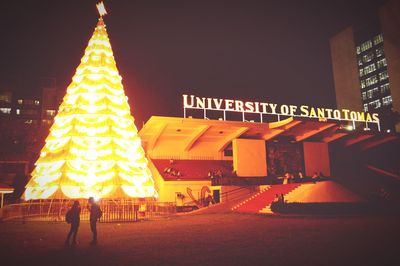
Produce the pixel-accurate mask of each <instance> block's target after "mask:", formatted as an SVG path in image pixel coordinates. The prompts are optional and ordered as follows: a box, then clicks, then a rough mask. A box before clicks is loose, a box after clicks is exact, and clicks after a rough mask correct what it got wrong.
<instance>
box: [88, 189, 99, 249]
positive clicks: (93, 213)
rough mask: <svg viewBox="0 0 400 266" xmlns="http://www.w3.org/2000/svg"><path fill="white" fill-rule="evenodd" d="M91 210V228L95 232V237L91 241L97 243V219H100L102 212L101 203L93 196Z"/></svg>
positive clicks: (90, 203) (90, 201) (90, 199)
mask: <svg viewBox="0 0 400 266" xmlns="http://www.w3.org/2000/svg"><path fill="white" fill-rule="evenodd" d="M88 208H89V212H90V218H89V220H90V230H91V231H92V234H93V239H92V241H91V242H90V244H91V245H96V244H97V220H98V219H100V217H101V215H102V212H101V210H100V207H99V205H97V203H96V202H95V200H94V198H93V197H90V198H89V206H88Z"/></svg>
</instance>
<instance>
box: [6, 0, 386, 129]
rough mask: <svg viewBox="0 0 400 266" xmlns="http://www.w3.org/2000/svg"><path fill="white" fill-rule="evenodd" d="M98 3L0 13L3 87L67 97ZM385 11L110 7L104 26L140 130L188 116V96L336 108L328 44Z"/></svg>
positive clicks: (14, 4)
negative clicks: (50, 87) (157, 119)
mask: <svg viewBox="0 0 400 266" xmlns="http://www.w3.org/2000/svg"><path fill="white" fill-rule="evenodd" d="M96 2H97V1H93V0H68V1H55V0H41V1H7V2H4V3H2V6H1V16H0V36H1V37H0V38H1V42H0V58H1V60H0V86H1V87H7V86H9V85H10V84H11V86H14V87H15V86H16V87H18V89H19V90H22V91H27V92H35V91H38V80H39V78H40V77H55V78H56V79H57V84H58V87H59V88H61V89H65V88H66V87H67V86H68V85H69V83H70V81H71V78H72V76H73V74H74V73H75V69H76V67H77V66H78V64H79V62H80V59H81V57H82V55H83V52H84V49H85V47H86V45H87V43H88V40H89V38H90V37H91V35H92V33H93V31H94V28H95V25H96V22H97V18H98V13H97V10H96V7H95V3H96ZM383 2H384V0H376V1H349V0H348V1H342V0H340V1H267V0H265V1H249V0H248V1H245V0H243V1H233V0H232V1H217V0H215V1H190V0H186V1H175V0H169V1H167V0H164V1H132V0H130V1H129V0H113V1H111V0H108V1H107V0H106V1H105V5H106V8H107V9H108V11H109V15H107V16H106V17H105V22H106V24H107V29H108V34H109V37H110V40H111V45H112V47H113V50H114V56H115V58H116V61H117V67H118V69H119V71H120V74H121V75H122V77H123V84H124V87H125V91H126V94H127V95H128V97H129V103H130V105H131V108H132V113H133V115H134V117H135V118H136V124H137V126H138V127H139V128H140V127H141V125H142V123H143V121H147V119H148V118H149V117H150V116H152V115H162V116H183V111H182V96H181V95H182V94H184V93H185V94H195V95H198V96H206V97H213V96H214V97H221V98H231V99H242V100H254V101H264V102H274V103H278V104H309V105H313V106H322V107H334V105H335V103H334V102H335V100H334V98H335V96H334V95H335V94H334V89H333V77H332V68H331V61H330V53H329V38H330V37H331V36H332V35H334V34H336V33H337V32H339V31H341V30H342V29H344V28H345V27H347V26H349V25H352V24H355V23H356V22H357V21H360V20H361V21H364V20H365V19H367V18H368V17H370V16H371V15H373V14H374V12H375V10H376V7H378V6H380V5H381V4H382V3H383ZM15 84H17V85H15Z"/></svg>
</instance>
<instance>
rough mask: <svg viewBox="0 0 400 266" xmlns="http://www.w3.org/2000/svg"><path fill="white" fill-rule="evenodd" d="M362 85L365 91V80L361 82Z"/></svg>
mask: <svg viewBox="0 0 400 266" xmlns="http://www.w3.org/2000/svg"><path fill="white" fill-rule="evenodd" d="M360 85H361V88H362V89H364V88H365V80H361V82H360Z"/></svg>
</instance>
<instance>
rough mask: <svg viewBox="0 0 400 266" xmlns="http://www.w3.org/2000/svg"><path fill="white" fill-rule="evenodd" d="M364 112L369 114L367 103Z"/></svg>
mask: <svg viewBox="0 0 400 266" xmlns="http://www.w3.org/2000/svg"><path fill="white" fill-rule="evenodd" d="M364 112H368V104H367V103H365V104H364Z"/></svg>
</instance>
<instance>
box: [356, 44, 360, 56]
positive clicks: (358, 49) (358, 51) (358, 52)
mask: <svg viewBox="0 0 400 266" xmlns="http://www.w3.org/2000/svg"><path fill="white" fill-rule="evenodd" d="M356 49H357V54H360V53H361V47H360V46H357V48H356Z"/></svg>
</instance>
